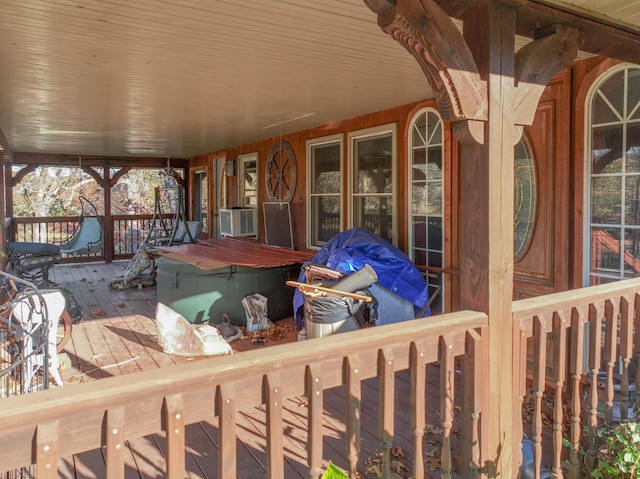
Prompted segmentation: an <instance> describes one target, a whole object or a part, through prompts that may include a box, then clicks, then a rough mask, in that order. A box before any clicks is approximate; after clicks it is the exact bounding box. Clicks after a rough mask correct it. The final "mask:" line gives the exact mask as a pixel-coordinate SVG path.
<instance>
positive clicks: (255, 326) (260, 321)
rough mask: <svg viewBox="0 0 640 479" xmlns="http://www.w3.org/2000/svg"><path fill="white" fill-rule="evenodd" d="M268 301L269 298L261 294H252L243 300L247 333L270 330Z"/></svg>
mask: <svg viewBox="0 0 640 479" xmlns="http://www.w3.org/2000/svg"><path fill="white" fill-rule="evenodd" d="M267 301H268V300H267V298H265V297H264V296H263V295H261V294H260V293H254V294H250V295H249V296H245V297H244V298H242V306H243V307H244V312H245V314H246V316H247V331H262V330H263V329H269V326H270V324H269V323H270V321H269V317H268V316H267Z"/></svg>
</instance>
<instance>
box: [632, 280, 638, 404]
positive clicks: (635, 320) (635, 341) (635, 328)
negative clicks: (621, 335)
mask: <svg viewBox="0 0 640 479" xmlns="http://www.w3.org/2000/svg"><path fill="white" fill-rule="evenodd" d="M633 325H634V326H633V331H634V336H633V344H634V349H635V351H634V352H635V356H636V378H635V383H636V400H635V405H634V406H635V407H634V409H635V410H636V411H640V293H636V294H635V295H634V298H633Z"/></svg>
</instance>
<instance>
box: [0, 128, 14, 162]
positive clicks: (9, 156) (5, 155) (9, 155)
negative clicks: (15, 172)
mask: <svg viewBox="0 0 640 479" xmlns="http://www.w3.org/2000/svg"><path fill="white" fill-rule="evenodd" d="M0 147H2V148H1V149H2V158H1V159H2V161H4V162H6V163H12V162H13V151H12V150H11V145H9V140H7V137H6V136H5V134H4V131H2V128H0Z"/></svg>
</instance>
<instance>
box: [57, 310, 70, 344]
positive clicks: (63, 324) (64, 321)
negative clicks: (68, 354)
mask: <svg viewBox="0 0 640 479" xmlns="http://www.w3.org/2000/svg"><path fill="white" fill-rule="evenodd" d="M72 327H73V322H72V321H71V315H70V314H69V313H68V312H67V310H66V309H65V310H64V311H63V312H62V315H60V319H58V328H57V330H56V345H57V348H56V350H57V352H58V353H61V352H62V350H63V349H64V347H65V346H66V345H67V343H68V342H69V340H70V339H71V328H72Z"/></svg>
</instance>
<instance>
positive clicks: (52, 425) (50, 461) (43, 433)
mask: <svg viewBox="0 0 640 479" xmlns="http://www.w3.org/2000/svg"><path fill="white" fill-rule="evenodd" d="M58 442H59V438H58V421H53V422H49V423H46V424H39V425H38V429H37V431H36V473H37V477H38V478H39V479H55V478H56V477H58Z"/></svg>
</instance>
